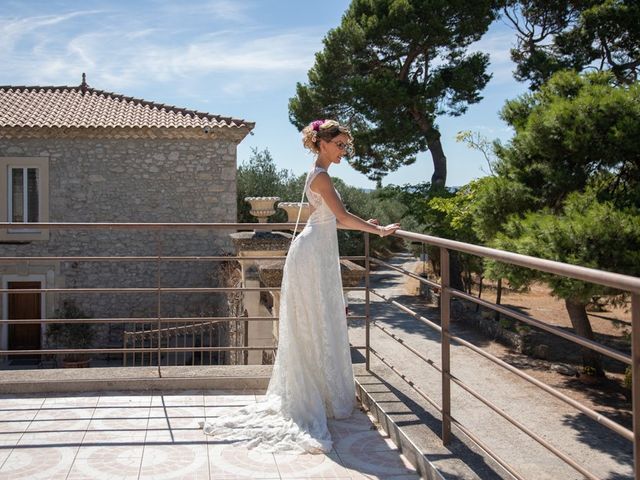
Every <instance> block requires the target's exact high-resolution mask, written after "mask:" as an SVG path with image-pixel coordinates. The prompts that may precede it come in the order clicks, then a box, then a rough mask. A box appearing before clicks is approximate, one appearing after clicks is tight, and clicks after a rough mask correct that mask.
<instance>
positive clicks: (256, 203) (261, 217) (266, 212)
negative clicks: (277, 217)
mask: <svg viewBox="0 0 640 480" xmlns="http://www.w3.org/2000/svg"><path fill="white" fill-rule="evenodd" d="M244 200H245V202H249V203H250V204H251V210H250V211H249V213H250V214H251V215H253V216H254V217H256V218H257V219H258V223H267V218H269V217H270V216H271V215H273V214H274V213H276V209H275V207H274V204H275V203H276V202H277V201H278V200H280V197H245V198H244Z"/></svg>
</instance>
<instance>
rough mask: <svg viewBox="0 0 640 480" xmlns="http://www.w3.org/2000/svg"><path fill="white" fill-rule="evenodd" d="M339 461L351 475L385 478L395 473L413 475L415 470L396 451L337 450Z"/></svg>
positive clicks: (395, 474)
mask: <svg viewBox="0 0 640 480" xmlns="http://www.w3.org/2000/svg"><path fill="white" fill-rule="evenodd" d="M338 456H339V457H340V462H341V463H342V465H344V466H345V467H346V468H347V470H349V472H350V474H351V475H352V476H360V478H362V475H364V476H365V478H367V476H373V477H374V478H375V477H380V478H386V477H389V476H397V475H415V473H416V470H415V468H414V467H413V465H411V464H410V463H409V462H408V460H406V459H405V458H404V457H403V456H402V455H400V454H399V453H398V452H396V451H388V452H369V451H368V452H361V453H360V454H358V455H353V454H350V453H344V452H342V453H341V452H339V453H338Z"/></svg>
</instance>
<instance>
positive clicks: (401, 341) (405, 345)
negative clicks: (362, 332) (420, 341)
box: [372, 322, 442, 373]
mask: <svg viewBox="0 0 640 480" xmlns="http://www.w3.org/2000/svg"><path fill="white" fill-rule="evenodd" d="M372 325H373V326H374V327H377V328H379V329H380V330H382V331H383V332H384V333H385V334H387V335H389V336H390V337H391V338H393V339H394V340H395V341H396V342H398V343H399V344H400V345H402V346H403V347H404V348H406V349H407V350H409V351H410V352H411V353H413V354H414V355H416V356H417V357H418V358H420V360H422V361H423V362H425V363H427V364H428V365H431V366H432V367H433V368H435V369H436V370H437V371H438V372H440V373H442V369H441V368H440V367H439V366H438V365H436V363H435V362H434V361H433V360H431V359H430V358H427V357H425V356H424V355H422V354H421V353H420V352H418V351H417V350H416V349H415V348H413V347H411V346H409V345H407V344H406V343H405V341H404V340H403V339H402V338H400V337H398V336H397V335H396V334H395V333H391V332H389V331H388V330H387V329H386V328H384V327H383V326H380V325H378V322H373V323H372Z"/></svg>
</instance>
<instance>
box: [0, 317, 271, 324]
mask: <svg viewBox="0 0 640 480" xmlns="http://www.w3.org/2000/svg"><path fill="white" fill-rule="evenodd" d="M159 320H160V322H161V323H193V324H198V323H203V324H205V323H211V322H223V321H225V322H238V321H242V322H244V321H249V322H268V321H278V320H279V317H161V318H160V319H159ZM24 323H29V324H34V323H45V324H46V323H67V324H73V323H158V317H132V318H124V317H122V318H38V319H34V318H29V319H0V325H2V324H5V325H20V324H24Z"/></svg>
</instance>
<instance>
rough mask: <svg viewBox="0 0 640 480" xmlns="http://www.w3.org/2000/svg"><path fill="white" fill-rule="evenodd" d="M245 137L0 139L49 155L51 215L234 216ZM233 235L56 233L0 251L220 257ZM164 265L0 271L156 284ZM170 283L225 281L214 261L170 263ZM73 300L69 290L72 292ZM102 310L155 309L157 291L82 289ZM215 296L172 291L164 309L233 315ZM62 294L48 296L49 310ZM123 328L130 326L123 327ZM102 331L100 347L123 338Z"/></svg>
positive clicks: (9, 147)
mask: <svg viewBox="0 0 640 480" xmlns="http://www.w3.org/2000/svg"><path fill="white" fill-rule="evenodd" d="M237 141H238V140H237V139H235V138H232V137H231V136H230V137H229V138H224V135H222V134H221V135H218V138H214V139H211V138H210V139H167V138H155V139H121V138H120V139H100V138H82V139H73V138H60V139H55V138H47V139H11V140H7V139H3V140H0V157H22V156H24V157H45V158H48V159H49V192H50V194H49V218H50V221H51V222H140V223H149V222H172V223H174V222H185V223H194V222H205V223H211V222H235V221H236V181H235V175H236V145H237ZM228 233H229V232H224V231H220V230H217V231H204V230H172V231H165V232H163V233H158V232H157V231H144V230H112V231H111V230H107V231H105V230H52V231H51V232H50V237H49V240H48V241H32V242H27V243H0V256H3V257H4V256H44V255H50V256H69V255H82V256H96V255H100V256H113V255H118V256H123V255H126V256H131V255H156V254H157V252H158V251H159V250H158V249H160V251H161V252H162V253H163V254H165V255H217V254H224V253H232V251H233V248H232V244H231V242H230V240H229V238H228ZM157 273H158V267H157V264H156V263H155V262H136V263H113V262H91V263H89V262H31V263H29V265H25V264H16V265H11V264H6V263H1V264H0V277H5V278H7V277H6V276H7V275H12V276H13V277H11V278H13V279H15V278H16V277H25V278H26V277H27V276H34V275H35V276H42V278H43V280H44V282H45V285H44V286H45V287H48V288H52V287H154V286H156V285H157ZM160 280H161V284H162V285H163V286H168V287H211V286H218V279H217V273H216V263H215V262H187V263H178V262H167V263H165V264H163V265H162V267H161V270H160ZM67 297H69V295H67ZM73 297H74V298H75V300H76V303H77V304H78V306H79V307H80V308H82V309H83V310H85V311H87V312H89V313H90V314H91V316H93V317H131V316H136V317H137V316H155V315H156V312H157V310H156V308H157V298H156V296H155V294H117V295H116V294H107V295H105V294H100V295H98V294H74V295H73ZM220 297H221V296H216V295H212V294H172V295H167V296H166V297H164V298H163V302H162V314H163V315H164V316H173V315H177V316H192V315H194V316H198V315H212V314H224V311H220V310H221V309H223V308H224V307H223V305H224V304H225V302H224V299H223V298H220ZM62 299H63V295H62V294H49V295H48V296H47V298H46V301H45V305H46V316H47V317H51V316H52V315H53V312H54V310H55V309H56V308H57V307H58V306H59V305H61V302H62ZM120 328H121V327H120ZM112 330H113V329H111V331H109V329H107V328H106V327H105V328H101V329H100V331H101V333H100V339H99V341H98V342H96V343H99V344H105V343H109V340H111V343H114V339H115V338H117V337H118V332H117V331H116V332H115V333H114V332H113V331H112ZM45 343H46V342H43V345H44V344H45Z"/></svg>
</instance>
